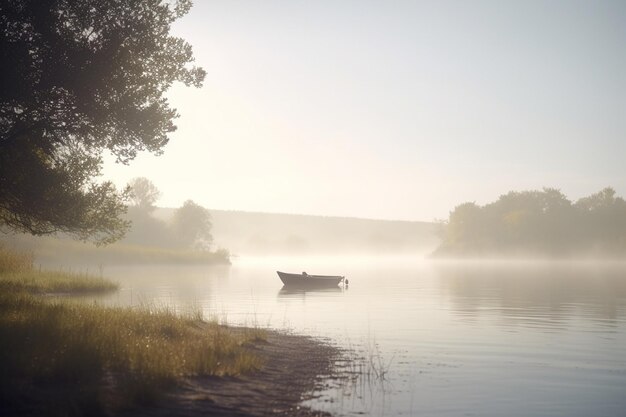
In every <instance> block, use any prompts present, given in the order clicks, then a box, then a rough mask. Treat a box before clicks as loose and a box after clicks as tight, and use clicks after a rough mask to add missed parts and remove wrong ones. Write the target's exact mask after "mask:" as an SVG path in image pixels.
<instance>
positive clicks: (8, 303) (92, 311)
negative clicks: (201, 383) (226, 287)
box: [0, 249, 263, 415]
mask: <svg viewBox="0 0 626 417" xmlns="http://www.w3.org/2000/svg"><path fill="white" fill-rule="evenodd" d="M0 265H2V268H3V269H2V270H0V370H1V372H0V410H3V412H7V413H8V414H20V413H26V414H46V415H92V414H96V415H97V414H101V415H102V414H109V413H110V412H111V410H114V409H116V408H118V407H126V406H129V405H133V404H142V403H149V402H153V401H155V400H156V399H158V398H159V396H160V395H161V393H162V392H163V389H164V388H167V387H169V386H172V385H173V384H175V383H176V382H177V381H179V380H180V379H181V378H182V377H185V376H192V375H238V374H241V373H244V372H249V371H251V370H254V369H258V368H259V367H260V366H261V360H260V358H259V357H258V356H256V355H254V354H253V353H252V352H251V351H250V350H249V349H247V348H246V344H247V343H248V342H250V341H254V340H258V339H259V338H262V337H263V336H262V333H260V332H254V331H253V332H242V331H232V330H231V329H229V328H227V327H225V326H221V325H219V324H218V323H217V321H210V322H205V321H202V312H201V311H199V310H198V309H196V310H190V311H188V312H186V313H183V314H177V313H175V312H174V311H173V310H171V309H168V308H167V307H154V306H142V307H140V308H130V307H129V308H113V307H105V306H102V305H98V304H85V303H81V302H77V301H69V300H62V299H51V298H49V297H41V296H39V295H38V293H49V292H59V291H63V292H66V291H67V292H76V291H82V290H93V289H94V288H100V289H102V288H111V286H112V285H114V284H111V283H109V282H108V281H106V280H105V279H103V278H97V277H96V278H94V277H91V276H87V275H85V274H82V275H81V274H69V273H64V272H49V271H48V272H47V271H38V270H35V269H33V267H32V259H31V258H29V257H27V256H21V255H20V254H19V253H17V252H11V251H9V250H7V249H1V250H0ZM96 283H98V285H99V286H98V285H96ZM25 410H26V411H25ZM33 410H34V411H33ZM43 410H45V411H43Z"/></svg>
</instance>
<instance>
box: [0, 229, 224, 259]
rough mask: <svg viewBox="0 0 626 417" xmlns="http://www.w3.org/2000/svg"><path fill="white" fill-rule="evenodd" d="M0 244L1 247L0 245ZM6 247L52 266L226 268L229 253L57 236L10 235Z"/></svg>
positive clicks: (219, 250)
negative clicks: (101, 244) (102, 243)
mask: <svg viewBox="0 0 626 417" xmlns="http://www.w3.org/2000/svg"><path fill="white" fill-rule="evenodd" d="M2 243H3V242H2V241H0V245H2ZM4 243H5V246H6V245H7V244H10V245H11V246H15V247H19V248H20V249H21V250H25V251H29V252H33V253H35V254H36V255H37V260H38V262H42V263H44V264H55V265H68V264H71V265H89V266H95V265H120V264H121V265H130V264H134V265H137V264H139V265H141V264H181V265H185V264H199V265H229V264H230V253H229V252H228V251H227V250H225V249H218V250H216V251H208V250H193V249H183V248H166V247H158V246H145V245H136V244H128V243H124V242H116V243H114V244H112V245H108V246H104V247H99V246H94V245H93V244H91V243H85V242H79V241H75V240H72V239H64V238H58V237H48V236H44V237H33V236H27V235H16V236H12V242H10V243H9V242H6V241H5V242H4Z"/></svg>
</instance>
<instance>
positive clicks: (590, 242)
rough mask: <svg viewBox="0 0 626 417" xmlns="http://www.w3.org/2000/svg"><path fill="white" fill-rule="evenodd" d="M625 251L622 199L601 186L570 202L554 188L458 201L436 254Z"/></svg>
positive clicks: (625, 214)
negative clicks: (479, 202) (483, 200)
mask: <svg viewBox="0 0 626 417" xmlns="http://www.w3.org/2000/svg"><path fill="white" fill-rule="evenodd" d="M587 252H593V253H596V254H601V253H604V254H606V253H608V254H611V255H626V201H624V199H622V198H621V197H616V196H615V190H613V189H612V188H605V189H603V190H602V191H600V192H598V193H596V194H593V195H591V196H589V197H585V198H581V199H580V200H578V201H577V202H575V203H572V202H571V201H570V200H568V199H567V198H566V197H565V195H563V193H561V192H560V191H559V190H556V189H553V188H544V189H543V190H541V191H522V192H515V191H511V192H509V193H507V194H504V195H502V196H500V198H499V199H498V200H497V201H495V202H493V203H490V204H486V205H484V206H478V205H476V204H475V203H464V204H461V205H459V206H457V207H456V208H455V209H454V210H453V211H452V212H451V213H450V217H449V219H448V221H447V222H446V223H445V225H444V234H443V242H442V243H441V245H440V247H439V248H438V249H437V250H436V252H435V255H440V256H466V255H470V256H471V255H487V254H490V255H502V254H508V255H517V254H524V255H566V254H578V253H587Z"/></svg>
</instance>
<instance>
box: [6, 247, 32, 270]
mask: <svg viewBox="0 0 626 417" xmlns="http://www.w3.org/2000/svg"><path fill="white" fill-rule="evenodd" d="M33 261H34V255H33V254H32V253H28V252H19V251H15V250H12V249H9V248H7V247H5V246H3V245H2V244H0V273H4V272H22V271H30V270H32V269H33Z"/></svg>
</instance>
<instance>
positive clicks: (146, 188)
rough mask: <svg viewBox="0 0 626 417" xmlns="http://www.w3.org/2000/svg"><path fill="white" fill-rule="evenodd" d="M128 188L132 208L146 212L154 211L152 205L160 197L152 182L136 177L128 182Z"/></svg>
mask: <svg viewBox="0 0 626 417" xmlns="http://www.w3.org/2000/svg"><path fill="white" fill-rule="evenodd" d="M128 187H129V189H130V190H129V199H130V203H131V205H132V206H134V207H136V208H138V209H139V210H142V211H146V212H152V211H154V209H155V208H156V206H155V205H154V204H155V203H156V202H157V200H158V199H159V197H161V192H160V191H159V189H158V188H157V187H156V185H154V183H153V182H152V181H150V180H149V179H147V178H146V177H137V178H133V179H132V180H130V182H129V183H128Z"/></svg>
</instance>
